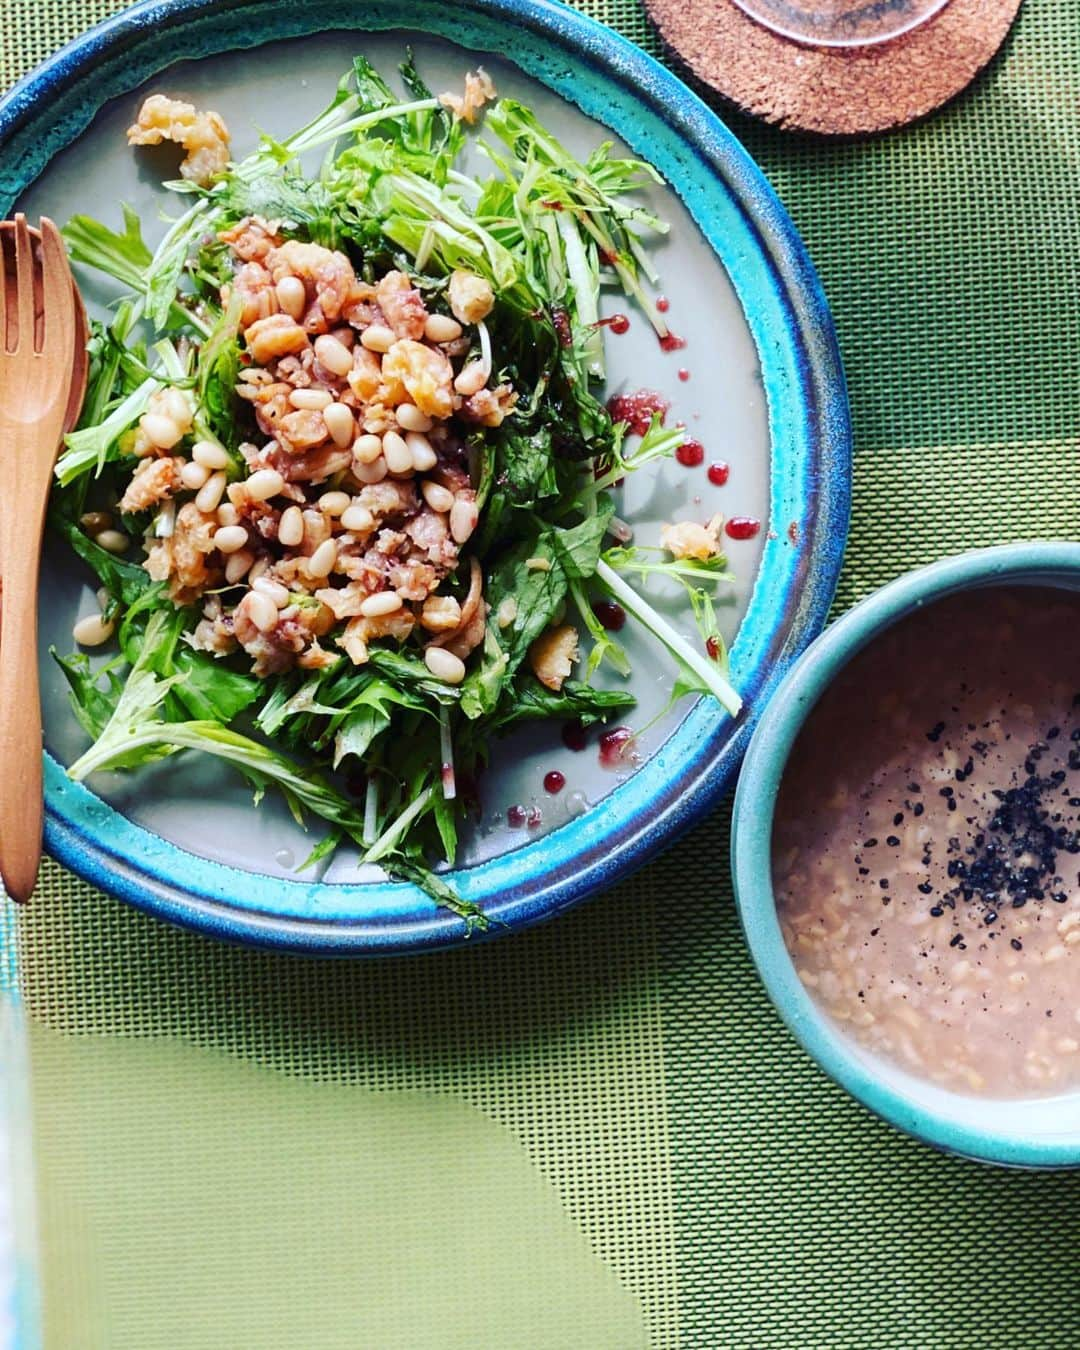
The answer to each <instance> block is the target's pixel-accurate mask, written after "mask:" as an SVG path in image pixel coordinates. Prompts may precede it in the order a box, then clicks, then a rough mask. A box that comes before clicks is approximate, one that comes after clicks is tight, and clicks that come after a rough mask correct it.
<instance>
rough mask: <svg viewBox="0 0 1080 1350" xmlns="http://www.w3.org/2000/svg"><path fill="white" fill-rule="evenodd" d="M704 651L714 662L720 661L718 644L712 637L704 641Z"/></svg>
mask: <svg viewBox="0 0 1080 1350" xmlns="http://www.w3.org/2000/svg"><path fill="white" fill-rule="evenodd" d="M705 650H706V651H707V652H708V653H709V655H710V656H711V657H712V659H713V660H714V661H719V660H720V644H719V642H717V640H716V639H715V638H714V637H711V638H706V639H705Z"/></svg>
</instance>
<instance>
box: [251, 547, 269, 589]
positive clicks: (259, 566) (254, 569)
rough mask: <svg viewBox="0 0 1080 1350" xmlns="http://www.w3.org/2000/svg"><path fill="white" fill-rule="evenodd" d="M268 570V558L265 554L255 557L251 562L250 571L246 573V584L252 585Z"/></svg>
mask: <svg viewBox="0 0 1080 1350" xmlns="http://www.w3.org/2000/svg"><path fill="white" fill-rule="evenodd" d="M269 571H270V559H269V558H268V557H266V555H265V554H264V555H263V556H262V557H261V558H256V560H255V561H254V562H253V563H252V564H251V571H250V572H249V573H248V584H249V585H251V586H254V584H255V583H256V581H258V579H259V578H260V577H262V576H265V575H266V573H267V572H269Z"/></svg>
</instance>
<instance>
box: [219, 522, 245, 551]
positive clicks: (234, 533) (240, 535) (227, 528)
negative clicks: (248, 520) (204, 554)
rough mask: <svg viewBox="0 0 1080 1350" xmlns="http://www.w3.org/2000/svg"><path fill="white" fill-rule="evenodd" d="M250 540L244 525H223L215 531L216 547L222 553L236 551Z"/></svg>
mask: <svg viewBox="0 0 1080 1350" xmlns="http://www.w3.org/2000/svg"><path fill="white" fill-rule="evenodd" d="M247 541H248V532H247V530H245V529H244V527H243V525H222V526H221V527H220V528H219V529H217V530H215V531H214V547H215V548H216V549H217V550H218V551H219V552H220V553H236V552H237V551H238V550H239V549H242V548H243V547H244V545H245V544H246V543H247Z"/></svg>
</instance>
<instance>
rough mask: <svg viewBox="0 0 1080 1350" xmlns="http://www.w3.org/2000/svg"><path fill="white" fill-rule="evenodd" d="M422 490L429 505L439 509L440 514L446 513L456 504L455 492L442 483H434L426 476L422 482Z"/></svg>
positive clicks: (433, 508) (434, 509)
mask: <svg viewBox="0 0 1080 1350" xmlns="http://www.w3.org/2000/svg"><path fill="white" fill-rule="evenodd" d="M420 491H421V492H422V493H423V495H424V501H426V502H427V504H428V506H430V507H431V509H432V510H433V511H438V512H439V514H440V515H445V514H446V513H447V511H449V510H450V508H451V507H452V506H453V505H454V494H453V493H452V492H451V491H450V490H449V489H448V488H444V487H443V486H442V484H441V483H433V482H432V481H431V479H429V478H425V479H424V481H423V482H422V483H421V484H420Z"/></svg>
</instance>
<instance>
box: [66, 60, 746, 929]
mask: <svg viewBox="0 0 1080 1350" xmlns="http://www.w3.org/2000/svg"><path fill="white" fill-rule="evenodd" d="M401 75H402V78H403V82H404V87H405V90H406V93H405V94H404V96H399V95H398V94H396V93H394V92H393V91H392V89H391V88H390V86H389V85H388V84H387V83H386V82H385V81H384V80H383V79H382V78H381V76H380V75H379V74H378V73H377V72H376V71H375V70H374V69H373V68H372V67H371V66H370V64H369V63H368V62H367V61H365V60H364V59H363V58H357V59H356V60H355V61H354V63H353V68H352V70H351V71H350V73H349V75H348V76H347V77H346V78H345V79H343V80H342V82H341V84H340V86H339V88H338V90H337V93H336V95H335V97H334V99H333V101H332V103H331V104H330V106H329V107H328V108H327V109H326V110H325V111H324V112H323V113H322V114H321V115H320V116H319V117H317V118H316V119H315V120H314V121H313V122H311V123H310V124H309V125H308V126H305V127H304V128H303V129H301V130H300V131H298V132H296V133H295V135H292V136H290V137H289V138H288V139H286V140H283V141H277V140H273V139H271V138H268V137H264V138H263V139H262V141H261V142H260V144H259V146H258V148H257V149H256V150H255V151H254V152H253V153H252V154H250V155H248V156H247V157H246V158H244V159H241V160H239V161H233V160H232V159H230V157H229V152H228V140H229V135H228V130H227V129H226V127H225V124H224V122H223V121H222V120H221V118H220V117H219V116H218V115H217V114H215V113H212V112H211V113H204V112H199V111H197V110H196V109H195V108H193V107H192V106H191V105H190V104H185V103H180V102H177V101H175V100H172V99H170V98H166V97H164V96H162V95H154V96H152V97H150V98H148V99H147V100H146V101H145V102H144V104H143V106H142V109H141V110H140V113H139V119H138V122H137V123H136V124H135V125H134V126H133V127H132V128H131V129H130V130H129V133H128V136H129V140H130V141H132V142H133V143H136V144H154V143H157V142H159V141H162V140H168V141H174V142H178V143H180V144H182V145H183V147H184V149H185V150H186V152H187V155H186V158H185V159H184V161H183V164H182V165H181V173H182V175H183V177H182V178H180V179H178V180H177V181H175V182H172V183H169V184H168V186H169V187H170V188H172V189H173V190H175V191H176V192H177V193H178V194H180V205H181V206H186V208H187V209H186V210H183V212H182V213H181V214H179V216H178V218H176V219H175V220H174V221H173V222H172V223H171V224H170V225H169V228H168V230H167V232H166V234H165V236H164V238H163V239H162V241H161V243H160V244H159V245H158V247H157V248H156V250H153V251H152V250H151V249H150V248H149V247H148V246H147V245H146V243H145V242H144V240H143V235H142V230H141V227H140V223H139V220H138V218H137V217H136V216H135V214H134V213H133V212H132V211H131V210H130V209H128V208H126V207H125V208H124V209H123V221H122V228H121V229H120V230H119V231H116V230H113V229H111V228H109V227H108V226H106V225H104V224H101V223H99V222H98V221H95V220H92V219H90V218H88V217H86V216H76V217H74V218H73V219H72V220H71V221H70V222H69V223H68V225H67V227H66V229H65V231H64V233H65V237H66V239H67V243H68V247H69V250H70V253H71V256H72V259H73V260H74V261H76V262H78V263H81V264H85V265H89V266H91V267H94V268H97V269H99V270H100V271H102V272H104V273H107V274H108V275H109V276H110V277H112V278H114V279H115V280H116V281H117V282H119V283H121V286H122V287H123V291H124V294H123V296H122V298H119V299H118V300H117V301H116V303H115V304H114V305H113V307H112V310H111V316H110V321H109V322H108V323H99V322H97V321H95V322H93V324H92V336H91V341H90V357H91V367H90V382H89V391H88V397H87V401H86V406H85V409H84V411H83V415H82V419H81V422H80V425H79V427H78V428H77V430H75V431H74V432H73V433H72V434H71V435H69V436H68V437H67V441H66V446H65V448H64V450H63V453H62V454H61V456H60V458H59V460H58V463H57V466H56V480H57V481H56V485H55V488H54V492H53V497H52V505H51V516H50V519H51V524H52V526H53V528H54V529H55V530H56V531H58V532H59V533H60V534H61V535H63V537H64V538H65V539H66V540H67V542H68V543H69V544H70V546H71V548H72V549H74V551H75V552H76V553H77V554H78V555H79V557H80V558H82V559H83V560H84V562H85V563H86V564H88V565H89V567H90V568H91V569H92V570H93V572H94V573H96V575H97V577H98V579H99V583H100V587H101V589H100V590H99V592H98V598H99V601H100V606H101V613H100V614H95V615H91V616H88V617H87V618H84V619H83V620H81V621H80V623H79V624H78V625H76V629H75V638H76V640H77V642H78V643H79V645H80V646H81V647H83V648H88V647H98V646H103V645H104V644H107V643H115V648H116V650H115V654H107V655H106V659H105V661H104V663H103V662H102V661H101V660H100V659H99V658H95V660H94V662H93V664H92V663H91V661H90V658H89V656H88V655H87V653H86V651H85V650H84V651H81V652H79V653H78V654H76V655H73V656H68V657H64V656H59V655H57V656H56V659H57V660H58V661H59V662H60V665H61V666H62V668H63V670H64V672H65V674H66V676H67V679H68V682H69V684H70V687H71V693H72V702H73V705H74V709H75V713H76V716H77V717H78V719H79V721H80V723H81V725H82V727H83V728H84V729H85V731H86V733H87V734H88V736H89V737H90V738H91V740H92V744H91V746H90V748H89V749H88V750H86V752H85V753H84V754H83V755H82V756H81V758H79V759H78V760H77V761H76V762H75V763H74V764H73V765H72V766H71V768H70V769H69V771H68V772H69V774H70V776H71V777H72V778H73V779H76V780H82V779H85V778H86V777H87V776H88V775H90V774H92V773H94V772H96V771H99V770H105V769H108V770H116V769H132V768H135V767H137V766H139V765H142V764H146V763H149V762H151V761H154V760H158V759H161V758H164V757H166V756H170V755H174V754H176V753H178V752H181V751H199V752H202V753H204V754H209V755H214V756H217V757H218V758H220V759H223V760H227V761H228V762H229V763H231V764H232V765H234V766H235V768H236V769H237V770H238V771H239V773H241V774H242V775H243V776H244V777H245V778H246V779H247V780H248V781H249V782H250V783H251V785H252V786H253V788H254V791H255V797H256V801H258V800H259V799H260V797H261V796H262V794H263V793H264V792H265V791H266V790H267V789H274V790H276V791H278V792H280V793H281V794H282V795H283V797H284V798H285V800H286V802H287V803H288V805H289V807H290V808H291V810H292V812H293V814H294V815H295V816H296V818H297V819H298V820H300V821H301V822H309V821H311V820H312V819H314V820H315V821H321V822H322V828H321V829H320V832H319V835H318V839H319V842H318V843H317V844H316V845H315V847H314V849H313V851H312V853H311V855H310V857H309V858H308V859H307V860H306V862H305V863H304V864H303V866H304V867H308V866H311V865H312V864H313V863H315V862H316V861H318V860H319V859H322V858H325V857H327V856H328V855H329V854H330V853H331V852H332V850H333V849H334V848H335V847H336V846H337V845H338V844H339V843H341V842H342V841H351V842H352V843H353V844H355V845H356V846H357V848H358V849H359V852H360V855H361V858H362V859H363V860H364V861H366V862H371V863H379V864H381V865H382V867H383V868H384V869H385V870H386V871H387V872H388V873H389V874H390V875H392V876H396V877H400V878H405V879H409V880H412V881H414V882H416V883H417V884H418V885H420V886H422V887H423V888H424V889H425V890H426V891H427V892H428V893H429V894H431V895H432V896H433V897H434V898H435V899H436V900H438V901H439V902H441V903H443V904H445V905H448V906H450V907H451V908H452V909H454V910H455V912H457V913H459V914H461V915H462V916H463V917H465V918H466V919H467V920H468V921H469V922H470V924H476V923H479V924H483V922H484V920H483V916H482V915H480V914H478V913H477V912H476V911H475V910H474V909H473V907H472V906H469V905H466V904H464V903H463V902H462V901H461V900H460V899H459V898H458V897H457V896H456V895H455V894H454V892H453V891H452V889H451V888H450V887H449V886H448V885H447V884H446V883H445V882H444V881H443V880H442V879H441V878H440V876H439V874H438V873H437V872H436V871H435V870H433V869H435V868H438V867H439V865H440V863H442V862H447V863H452V862H453V861H454V857H455V853H456V851H457V847H458V831H459V827H460V825H461V822H462V819H463V813H464V809H465V806H464V803H465V799H466V797H467V795H468V794H467V793H466V792H465V791H463V790H462V789H463V785H464V784H466V783H468V782H472V781H475V779H476V776H477V774H478V773H479V772H480V771H481V770H482V768H483V766H484V764H485V762H486V759H487V756H488V754H489V750H490V746H491V743H492V740H493V737H494V736H495V735H496V734H500V733H503V732H505V731H506V730H507V729H509V728H512V727H515V726H518V725H519V724H521V723H525V722H529V721H534V720H536V719H544V718H555V719H563V720H571V721H576V722H580V723H582V724H584V725H586V726H588V725H590V724H594V723H598V722H603V721H604V720H605V719H607V718H608V717H610V716H612V715H618V714H619V713H621V712H622V710H624V709H626V708H627V707H629V706H630V705H631V704H632V703H633V698H632V696H631V695H630V694H629V693H628V692H626V691H625V690H623V689H610V688H608V689H605V688H600V687H596V686H594V684H593V683H592V681H593V678H594V676H595V674H596V672H597V669H598V667H599V666H600V665H601V663H607V664H609V665H610V666H611V667H612V668H613V669H614V670H615V671H617V672H618V673H619V674H621V675H623V676H626V675H628V674H629V673H630V672H629V663H628V660H627V657H626V654H625V652H624V651H623V649H622V648H621V647H620V645H619V644H618V641H617V640H616V638H615V636H614V635H613V634H612V632H610V631H609V630H608V629H607V628H605V627H604V626H603V624H602V623H601V622H600V620H599V619H598V617H597V613H596V610H595V609H594V606H595V605H596V603H597V601H598V599H600V598H606V599H607V600H608V601H612V600H613V601H615V602H617V603H618V604H619V605H620V606H622V607H623V609H624V610H625V611H627V612H628V613H629V615H630V616H632V618H633V619H634V620H636V621H637V622H638V623H640V624H642V625H644V626H645V627H646V628H648V629H649V630H651V632H652V633H653V634H654V635H655V637H656V638H657V639H658V641H659V643H661V644H662V645H663V647H664V648H666V649H667V651H668V653H669V655H670V658H671V661H672V672H673V673H672V688H673V698H674V697H678V696H680V695H682V694H684V693H688V692H694V691H697V692H702V693H706V694H709V695H713V696H715V697H716V698H717V699H719V700H720V702H721V703H722V704H723V705H724V707H726V708H727V709H728V710H729V711H730V712H732V713H733V714H734V713H735V712H737V711H738V709H739V706H740V704H739V698H738V695H737V694H736V693H735V691H734V690H733V689H732V688H731V686H730V684H729V682H728V680H727V676H726V656H725V653H724V648H723V644H722V643H721V641H720V637H719V633H718V631H717V627H716V620H715V615H714V611H713V604H712V594H713V591H714V589H715V586H716V584H717V583H718V582H722V581H725V580H727V579H728V573H727V572H726V570H725V567H726V564H725V561H724V558H723V557H722V555H721V550H720V547H719V543H718V539H719V526H718V523H717V522H716V521H713V522H710V523H708V524H705V525H697V524H693V523H690V522H684V523H683V524H681V525H678V526H673V527H665V533H664V535H662V537H661V538H660V539H659V540H658V541H656V543H655V545H654V546H652V547H638V546H634V545H632V544H630V543H629V531H628V529H627V528H626V527H625V526H624V525H623V524H622V522H620V521H619V520H618V518H617V517H616V516H615V514H614V511H615V507H614V501H613V497H612V491H613V490H617V488H618V484H619V483H620V481H621V480H622V479H623V478H624V477H625V476H626V475H627V474H629V473H632V472H634V471H636V470H637V469H639V468H640V467H641V466H642V465H645V464H648V463H650V462H651V461H655V460H657V459H659V458H660V457H667V456H670V455H671V454H672V453H673V452H674V450H675V449H676V448H677V447H678V446H679V445H680V443H681V441H682V435H683V433H682V432H681V430H679V429H678V428H666V427H665V426H664V425H663V421H662V417H661V416H659V415H654V416H653V417H652V420H651V424H650V425H648V426H647V429H645V428H639V430H641V429H643V430H644V434H641V435H635V434H632V433H631V431H630V428H629V427H628V425H627V424H626V423H624V422H621V421H615V420H613V418H612V416H611V414H610V413H609V411H608V410H607V408H606V407H605V406H604V403H603V402H602V401H601V399H600V397H599V394H600V392H601V391H602V386H603V380H604V342H603V339H604V328H603V326H602V324H601V322H600V311H599V301H600V294H601V290H602V288H603V287H606V286H610V287H614V288H618V289H621V291H622V292H624V293H625V294H626V295H627V296H628V297H630V298H631V299H632V300H633V301H634V302H635V303H636V304H637V306H638V307H639V308H640V309H641V310H642V311H643V312H644V313H645V315H646V316H647V317H648V319H649V321H650V322H651V323H652V324H653V326H654V327H655V328H656V331H657V333H658V335H659V336H660V337H664V336H665V335H666V332H667V330H666V327H665V325H664V320H663V317H662V315H661V314H659V313H658V312H657V310H656V308H655V306H654V305H653V303H652V301H651V300H650V298H649V296H648V294H647V290H646V287H647V286H651V285H652V284H654V283H655V282H656V279H657V278H656V276H655V273H654V270H653V268H652V265H651V263H650V260H649V256H648V253H647V251H646V243H645V241H646V240H647V238H648V236H649V235H650V234H663V233H664V232H665V231H666V228H667V227H666V225H665V223H664V222H663V221H661V220H659V219H657V218H656V217H655V216H654V215H653V214H651V213H650V211H649V210H647V209H646V208H645V207H644V206H643V205H642V204H641V202H640V201H635V192H636V191H638V190H639V189H641V188H642V187H644V186H647V185H648V184H650V183H652V182H656V181H659V180H658V176H657V174H656V172H655V171H654V170H653V169H652V168H651V167H650V166H649V165H647V164H644V163H642V162H640V161H637V160H631V159H625V158H620V157H617V156H616V155H614V154H613V153H612V147H611V146H610V145H601V146H599V147H598V148H597V149H596V150H595V151H594V152H593V153H592V154H591V155H590V156H589V157H588V159H586V160H584V161H582V160H579V159H577V158H575V157H574V156H573V155H571V154H570V153H569V152H568V151H567V150H566V149H565V148H564V147H563V146H562V145H561V144H560V143H559V142H558V141H557V140H556V139H555V138H554V137H553V136H552V135H551V134H550V132H548V131H547V130H546V129H545V127H543V126H542V125H541V124H540V123H539V122H538V121H537V119H536V117H535V116H534V115H533V113H532V112H531V111H530V110H529V108H527V107H525V106H523V105H522V104H520V103H517V102H514V101H512V100H510V99H508V98H499V97H498V96H497V94H496V91H495V90H494V88H493V87H492V85H491V82H490V80H489V79H488V77H487V76H486V75H485V74H484V72H483V71H478V72H475V73H471V74H469V75H468V77H467V78H466V82H465V90H464V93H463V94H443V95H441V96H440V97H435V96H433V95H432V93H431V92H430V90H429V89H428V88H427V86H426V85H425V84H424V82H423V81H422V79H421V78H420V76H419V74H418V72H417V70H416V69H415V67H414V65H413V62H412V58H411V56H410V57H409V58H408V59H407V60H406V61H405V62H404V64H403V65H402V66H401ZM467 145H471V146H473V147H474V148H475V150H476V151H478V152H479V154H480V155H482V156H484V157H486V162H487V164H488V165H489V166H490V169H489V171H485V172H484V173H483V174H482V175H480V176H474V175H472V174H467V173H466V172H464V171H463V169H462V167H461V166H462V162H463V154H464V152H465V150H466V146H467ZM470 159H471V161H472V162H483V161H482V160H479V158H478V156H477V155H476V154H475V153H473V154H472V155H471V156H470ZM655 574H663V575H666V576H670V577H673V578H675V579H676V580H677V581H679V582H681V583H682V585H684V586H685V588H686V592H687V605H688V610H690V611H692V613H693V617H694V621H695V623H696V625H697V627H698V628H699V630H700V639H699V640H698V641H695V642H692V643H691V642H688V641H687V640H686V639H685V638H684V637H683V636H681V635H679V634H678V633H676V632H675V631H674V629H673V628H672V627H671V626H670V624H669V623H667V622H666V621H665V620H664V619H663V618H662V616H661V615H659V614H658V613H657V612H656V611H655V609H654V608H653V607H652V606H651V605H650V604H649V603H648V602H647V601H646V600H645V599H644V598H643V597H642V595H641V587H640V584H639V583H640V580H641V579H642V578H647V577H650V576H652V575H655ZM54 655H56V654H55V653H54Z"/></svg>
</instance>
